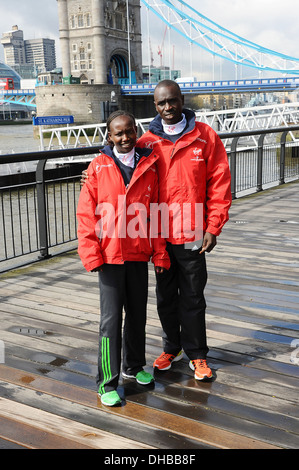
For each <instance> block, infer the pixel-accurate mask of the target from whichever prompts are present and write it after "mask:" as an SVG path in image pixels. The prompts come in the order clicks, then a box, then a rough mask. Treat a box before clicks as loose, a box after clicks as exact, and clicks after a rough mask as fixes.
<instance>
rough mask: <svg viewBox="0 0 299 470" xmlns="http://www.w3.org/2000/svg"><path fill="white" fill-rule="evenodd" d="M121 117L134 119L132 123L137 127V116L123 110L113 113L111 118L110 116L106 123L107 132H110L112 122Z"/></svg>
mask: <svg viewBox="0 0 299 470" xmlns="http://www.w3.org/2000/svg"><path fill="white" fill-rule="evenodd" d="M119 116H128V117H129V118H131V119H132V122H133V124H134V125H135V126H136V121H135V116H134V114H132V113H130V112H129V111H124V110H122V109H118V110H117V111H113V113H111V114H110V115H109V116H108V119H107V121H106V126H107V130H108V131H110V124H111V122H112V121H113V119H115V118H117V117H119Z"/></svg>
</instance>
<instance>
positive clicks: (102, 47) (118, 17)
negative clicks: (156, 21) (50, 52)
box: [57, 0, 142, 84]
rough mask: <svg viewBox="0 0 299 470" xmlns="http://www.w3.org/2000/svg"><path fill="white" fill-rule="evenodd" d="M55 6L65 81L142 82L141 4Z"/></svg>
mask: <svg viewBox="0 0 299 470" xmlns="http://www.w3.org/2000/svg"><path fill="white" fill-rule="evenodd" d="M57 3H58V17H59V33H60V50H61V62H62V70H63V76H64V77H66V76H69V75H72V76H74V77H79V78H80V82H81V83H83V84H107V83H110V84H122V83H130V82H131V83H135V82H141V81H142V49H141V23H140V0H127V1H114V0H57ZM128 29H129V33H128Z"/></svg>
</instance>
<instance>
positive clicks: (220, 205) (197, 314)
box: [138, 80, 231, 380]
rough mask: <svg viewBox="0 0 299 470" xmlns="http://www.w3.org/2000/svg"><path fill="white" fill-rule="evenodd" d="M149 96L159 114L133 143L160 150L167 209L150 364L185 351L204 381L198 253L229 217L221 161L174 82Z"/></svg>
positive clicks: (201, 256) (203, 275)
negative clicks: (159, 345) (156, 335)
mask: <svg viewBox="0 0 299 470" xmlns="http://www.w3.org/2000/svg"><path fill="white" fill-rule="evenodd" d="M154 101H155V106H156V110H157V112H158V115H157V116H156V117H155V119H154V120H153V121H152V122H151V124H150V126H149V130H148V131H147V132H146V133H145V134H144V135H143V136H142V137H141V138H140V139H139V141H138V146H140V147H147V148H151V149H153V150H154V152H155V153H156V154H157V155H159V159H158V160H157V167H158V176H159V204H160V205H161V204H164V206H166V207H167V208H168V212H167V211H166V215H165V212H164V216H163V214H162V217H164V221H165V227H166V228H167V234H166V235H164V236H165V238H166V239H167V250H168V253H169V256H170V260H171V267H170V269H169V270H168V271H164V272H163V273H162V274H159V276H157V289H156V293H157V309H158V314H159V318H160V321H161V324H162V327H163V332H164V334H163V346H164V352H163V353H162V354H161V356H160V357H158V358H157V359H156V360H155V362H154V367H156V368H157V369H159V370H167V369H169V368H170V367H171V363H172V362H174V361H178V360H179V359H181V358H182V352H183V350H184V352H185V353H186V355H187V356H188V358H189V359H190V363H189V365H190V367H191V369H192V370H194V377H195V378H196V379H198V380H203V379H206V378H208V379H209V378H211V377H212V371H211V369H210V367H209V366H208V365H207V363H206V356H207V353H208V346H207V339H206V325H205V310H206V302H205V297H204V288H205V285H206V281H207V270H206V261H205V252H210V251H211V250H212V249H213V248H214V247H215V245H216V242H217V236H218V235H219V234H220V232H221V229H222V227H223V225H224V224H225V222H226V221H227V220H228V210H229V207H230V205H231V191H230V171H229V165H228V159H227V155H226V152H225V149H224V146H223V144H222V142H221V140H220V138H219V136H218V135H217V134H216V132H214V130H213V129H212V128H211V127H210V126H208V125H206V124H204V123H201V122H196V121H195V114H194V113H193V111H190V110H188V109H183V103H184V99H183V96H182V94H181V90H180V87H179V85H178V84H177V83H176V82H173V81H171V80H164V81H162V82H160V83H159V84H158V85H157V87H156V89H155V92H154ZM199 208H201V209H202V212H201V213H199V212H198V209H199ZM188 211H189V212H188ZM186 213H187V214H188V216H186V215H185V214H186ZM165 219H166V220H165ZM187 219H188V220H187ZM179 222H180V223H179ZM187 222H188V223H187ZM199 223H200V224H201V227H198V225H199ZM186 226H187V228H188V230H186ZM201 234H202V237H201ZM162 235H163V234H162Z"/></svg>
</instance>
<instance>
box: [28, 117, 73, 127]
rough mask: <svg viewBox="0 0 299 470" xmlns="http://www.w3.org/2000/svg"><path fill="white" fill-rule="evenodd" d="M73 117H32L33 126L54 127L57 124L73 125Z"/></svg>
mask: <svg viewBox="0 0 299 470" xmlns="http://www.w3.org/2000/svg"><path fill="white" fill-rule="evenodd" d="M73 122H74V116H42V117H35V116H33V125H34V126H56V125H58V124H73Z"/></svg>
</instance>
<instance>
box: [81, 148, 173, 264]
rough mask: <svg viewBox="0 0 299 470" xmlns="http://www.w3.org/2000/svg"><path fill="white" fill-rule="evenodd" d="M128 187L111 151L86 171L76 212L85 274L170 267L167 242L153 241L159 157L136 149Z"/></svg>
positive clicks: (144, 150) (95, 159) (108, 149)
mask: <svg viewBox="0 0 299 470" xmlns="http://www.w3.org/2000/svg"><path fill="white" fill-rule="evenodd" d="M136 152H137V153H138V156H139V157H140V158H139V161H138V163H137V166H136V168H135V170H134V172H133V176H132V178H131V181H130V183H129V185H128V187H127V188H126V187H125V183H124V180H123V177H122V174H121V171H120V169H119V167H118V166H117V165H116V163H115V161H114V158H113V156H112V149H111V148H110V147H109V146H107V147H105V148H104V149H103V152H102V153H101V154H100V155H98V156H97V157H96V158H94V160H92V162H91V163H90V165H89V166H88V170H87V173H88V179H87V180H86V182H85V184H84V186H83V187H82V189H81V192H80V196H79V202H78V207H77V219H78V242H79V244H78V253H79V256H80V258H81V260H82V263H83V265H84V267H85V268H86V270H87V271H92V270H93V269H95V268H96V267H98V266H100V265H102V264H103V263H109V264H123V263H124V262H125V261H149V260H150V258H152V262H153V263H154V264H155V266H161V267H164V268H166V269H169V267H170V261H169V256H168V253H167V251H166V249H165V248H166V242H165V239H163V238H161V237H160V236H158V234H157V233H152V235H153V236H152V237H150V233H151V232H150V224H149V219H150V215H151V214H150V205H151V203H157V201H158V177H157V168H156V161H157V159H158V157H157V155H156V154H155V153H154V152H152V151H151V150H148V149H139V148H138V149H136Z"/></svg>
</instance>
